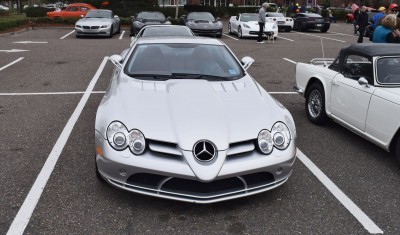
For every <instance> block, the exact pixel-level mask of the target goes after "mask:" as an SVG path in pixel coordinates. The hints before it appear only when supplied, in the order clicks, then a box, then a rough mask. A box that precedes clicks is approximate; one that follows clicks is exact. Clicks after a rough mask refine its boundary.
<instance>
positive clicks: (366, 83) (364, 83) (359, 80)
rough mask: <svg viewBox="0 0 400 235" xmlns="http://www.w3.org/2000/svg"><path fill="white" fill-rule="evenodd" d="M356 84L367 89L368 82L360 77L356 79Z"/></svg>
mask: <svg viewBox="0 0 400 235" xmlns="http://www.w3.org/2000/svg"><path fill="white" fill-rule="evenodd" d="M358 84H360V85H361V86H366V87H369V85H368V80H367V79H366V78H365V77H360V78H359V79H358Z"/></svg>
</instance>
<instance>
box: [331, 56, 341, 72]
mask: <svg viewBox="0 0 400 235" xmlns="http://www.w3.org/2000/svg"><path fill="white" fill-rule="evenodd" d="M328 68H329V69H332V70H333V71H336V72H339V71H340V66H339V56H338V57H336V59H335V60H334V61H333V63H332V64H331V65H329V67H328Z"/></svg>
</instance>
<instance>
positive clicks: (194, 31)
mask: <svg viewBox="0 0 400 235" xmlns="http://www.w3.org/2000/svg"><path fill="white" fill-rule="evenodd" d="M192 31H193V33H217V32H218V30H216V29H192Z"/></svg>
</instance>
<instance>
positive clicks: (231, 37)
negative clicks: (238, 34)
mask: <svg viewBox="0 0 400 235" xmlns="http://www.w3.org/2000/svg"><path fill="white" fill-rule="evenodd" d="M224 35H225V36H227V37H228V38H232V39H233V40H236V41H238V40H239V39H238V38H234V37H232V36H230V35H228V34H226V33H224Z"/></svg>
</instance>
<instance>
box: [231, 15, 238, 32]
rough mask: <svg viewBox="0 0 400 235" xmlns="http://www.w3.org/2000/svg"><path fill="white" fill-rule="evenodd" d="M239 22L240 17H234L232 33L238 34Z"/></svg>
mask: <svg viewBox="0 0 400 235" xmlns="http://www.w3.org/2000/svg"><path fill="white" fill-rule="evenodd" d="M239 20H240V15H237V16H236V17H235V19H234V20H233V24H232V31H233V32H234V33H238V28H239Z"/></svg>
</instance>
